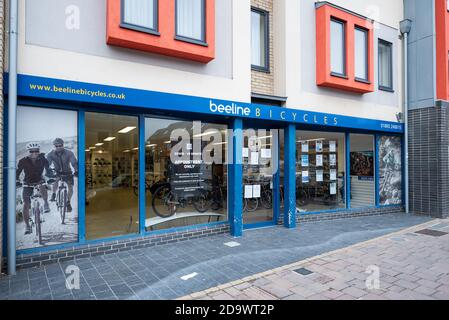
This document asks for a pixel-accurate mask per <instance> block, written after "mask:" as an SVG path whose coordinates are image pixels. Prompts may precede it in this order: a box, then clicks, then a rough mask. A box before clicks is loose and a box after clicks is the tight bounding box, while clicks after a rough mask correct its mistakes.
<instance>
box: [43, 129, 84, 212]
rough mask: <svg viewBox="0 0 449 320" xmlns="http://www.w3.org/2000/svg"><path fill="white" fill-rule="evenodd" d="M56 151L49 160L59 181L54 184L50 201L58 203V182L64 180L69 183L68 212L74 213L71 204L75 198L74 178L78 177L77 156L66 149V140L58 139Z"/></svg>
mask: <svg viewBox="0 0 449 320" xmlns="http://www.w3.org/2000/svg"><path fill="white" fill-rule="evenodd" d="M53 145H54V147H55V148H54V149H53V150H52V151H50V152H49V153H48V154H47V160H48V162H49V164H50V166H51V165H53V166H54V170H55V172H56V176H57V180H56V182H55V183H54V184H53V190H52V191H53V193H52V195H51V199H50V201H56V191H57V189H58V182H59V180H62V181H64V182H66V183H67V186H68V194H67V198H68V201H67V212H72V206H71V204H70V202H71V200H72V196H73V183H74V180H73V176H75V177H78V160H77V159H76V157H75V154H74V153H73V152H72V151H70V150H68V149H66V148H64V140H62V139H61V138H56V139H55V140H54V141H53Z"/></svg>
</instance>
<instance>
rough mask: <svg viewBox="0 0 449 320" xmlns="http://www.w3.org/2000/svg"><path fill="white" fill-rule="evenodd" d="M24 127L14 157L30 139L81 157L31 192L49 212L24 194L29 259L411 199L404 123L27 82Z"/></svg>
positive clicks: (21, 248) (21, 249) (23, 249)
mask: <svg viewBox="0 0 449 320" xmlns="http://www.w3.org/2000/svg"><path fill="white" fill-rule="evenodd" d="M46 87H48V88H53V90H44V89H39V88H46ZM54 88H59V89H58V90H56V89H54ZM89 92H95V93H98V94H95V95H94V94H88V93H89ZM17 121H18V131H17V154H16V157H17V161H19V160H20V159H23V158H26V157H28V156H29V150H28V149H27V146H28V145H29V144H30V143H35V144H38V145H39V148H40V150H39V153H40V154H41V155H42V157H44V158H49V157H48V155H49V153H51V152H52V151H55V149H56V148H57V147H59V148H63V149H65V150H67V153H68V154H73V157H74V159H75V160H76V161H75V162H73V161H71V162H70V163H65V164H64V165H62V166H65V167H66V168H70V171H71V174H72V175H73V177H72V178H73V179H69V180H64V179H62V181H59V182H58V183H57V184H53V183H47V186H46V189H47V194H43V192H41V187H37V188H35V189H34V190H33V195H32V196H31V197H30V200H31V201H32V202H33V203H37V204H36V207H37V208H40V211H42V217H41V218H38V217H36V215H35V214H33V210H32V209H30V210H29V212H28V214H24V210H23V204H24V203H23V202H24V201H23V195H24V192H23V188H22V189H21V188H18V189H17V201H16V202H17V209H16V212H17V217H16V234H17V236H16V239H17V241H16V247H17V250H18V253H19V254H20V253H21V254H33V253H38V252H41V251H52V250H57V249H58V250H64V249H65V248H72V249H73V250H76V247H78V246H85V245H86V244H92V245H93V244H101V243H105V242H107V241H113V240H114V241H115V240H119V241H120V240H121V239H123V240H126V239H130V238H134V237H135V238H137V237H140V238H141V237H144V236H158V235H160V236H161V237H162V236H164V235H167V234H169V235H170V234H175V235H176V234H179V233H181V232H183V233H184V234H186V236H188V235H189V234H191V235H193V234H194V233H195V232H196V233H198V232H202V231H199V230H202V229H201V228H206V229H207V228H211V227H214V226H218V227H219V226H229V229H230V232H231V234H232V235H234V236H240V235H242V233H243V230H244V229H246V228H254V227H263V226H268V225H275V224H278V221H279V220H280V219H283V220H284V225H285V226H287V227H294V226H295V222H296V219H297V216H298V215H302V214H317V213H326V212H335V211H348V212H349V211H350V210H352V209H359V208H379V207H382V206H389V205H394V206H401V205H402V196H401V190H402V179H401V177H402V167H401V163H402V154H403V153H402V144H401V135H402V125H400V124H397V123H391V122H385V121H377V120H369V119H359V118H352V117H346V116H339V115H330V114H320V113H312V112H307V111H302V110H295V109H286V108H279V107H269V106H260V105H253V104H248V103H236V102H231V101H220V100H214V99H208V98H201V97H191V96H181V95H174V94H167V93H160V92H151V91H142V90H135V89H129V88H119V87H110V86H104V85H96V84H89V83H81V82H73V81H65V80H58V79H50V78H41V77H33V76H24V75H19V107H18V113H17ZM49 121H50V122H51V123H49ZM43 123H48V126H45V129H42V124H43ZM56 139H61V140H62V141H63V145H62V146H60V145H59V146H57V145H55V143H54V142H55V140H56ZM48 165H49V169H50V170H55V168H56V167H57V166H58V165H57V164H55V163H54V161H53V162H52V161H50V160H49V161H48ZM59 167H61V165H59ZM66 171H67V170H66ZM43 175H44V176H45V172H43ZM23 179H24V173H21V174H20V176H19V177H18V180H23ZM69 189H70V190H71V192H70V194H68V193H66V191H67V190H69ZM61 192H62V193H61ZM53 193H55V194H56V199H55V201H51V200H52V195H53ZM61 194H62V195H65V196H63V197H61V196H60V195H61ZM61 199H63V200H61ZM64 199H65V200H64ZM47 204H48V206H49V209H50V210H49V212H44V211H45V208H44V207H46V206H47ZM68 204H70V209H71V210H68ZM32 207H33V206H31V208H32ZM25 216H26V217H27V218H25ZM25 220H27V221H25ZM26 222H28V224H27V223H26ZM37 225H38V227H39V228H38V227H37ZM28 226H30V227H31V228H32V232H31V233H29V234H25V233H26V232H25V231H26V228H27V227H28ZM189 232H190V233H189ZM38 233H39V234H38ZM170 241H176V240H175V238H172V240H170Z"/></svg>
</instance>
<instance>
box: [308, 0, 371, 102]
mask: <svg viewBox="0 0 449 320" xmlns="http://www.w3.org/2000/svg"><path fill="white" fill-rule="evenodd" d="M373 33H374V32H373V22H372V21H371V20H370V19H368V18H366V17H363V16H361V15H358V14H355V13H352V12H349V11H348V10H345V9H343V8H340V7H338V6H336V5H333V4H330V3H328V2H317V3H316V83H317V85H318V86H321V87H330V88H336V89H341V90H346V91H352V92H357V93H361V94H364V93H368V92H373V91H374V84H373V82H374V81H373V75H374V59H373V52H374V47H373Z"/></svg>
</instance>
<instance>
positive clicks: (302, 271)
mask: <svg viewBox="0 0 449 320" xmlns="http://www.w3.org/2000/svg"><path fill="white" fill-rule="evenodd" d="M294 271H295V272H296V273H299V274H300V275H302V276H308V275H309V274H312V273H313V271H310V270H309V269H306V268H299V269H296V270H294Z"/></svg>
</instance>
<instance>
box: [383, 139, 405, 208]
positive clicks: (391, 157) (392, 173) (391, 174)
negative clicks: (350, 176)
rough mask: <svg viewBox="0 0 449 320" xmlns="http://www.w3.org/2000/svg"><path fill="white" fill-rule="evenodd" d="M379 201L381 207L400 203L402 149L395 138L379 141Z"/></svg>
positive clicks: (399, 142) (398, 140)
mask: <svg viewBox="0 0 449 320" xmlns="http://www.w3.org/2000/svg"><path fill="white" fill-rule="evenodd" d="M379 199H380V204H381V205H395V204H396V205H397V204H401V203H402V147H401V138H400V137H397V136H382V137H380V139H379Z"/></svg>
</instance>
